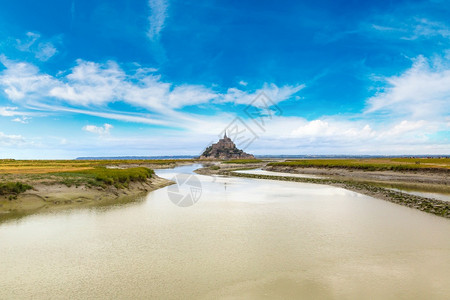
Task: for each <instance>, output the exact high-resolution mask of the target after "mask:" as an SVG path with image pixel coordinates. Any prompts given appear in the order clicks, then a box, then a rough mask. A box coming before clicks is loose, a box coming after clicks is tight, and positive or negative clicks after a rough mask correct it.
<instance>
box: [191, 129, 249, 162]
mask: <svg viewBox="0 0 450 300" xmlns="http://www.w3.org/2000/svg"><path fill="white" fill-rule="evenodd" d="M254 158H255V157H254V156H253V155H252V154H248V153H245V152H244V151H243V150H240V149H238V148H237V147H236V145H235V144H234V143H233V141H232V140H231V139H230V138H229V137H227V134H226V133H225V135H224V137H223V138H222V139H220V140H219V141H218V142H217V143H215V144H212V145H211V146H209V147H208V148H206V150H205V151H204V152H203V153H202V155H201V156H200V159H225V160H227V159H254Z"/></svg>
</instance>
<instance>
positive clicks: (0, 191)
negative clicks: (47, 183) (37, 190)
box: [0, 182, 33, 195]
mask: <svg viewBox="0 0 450 300" xmlns="http://www.w3.org/2000/svg"><path fill="white" fill-rule="evenodd" d="M32 188H33V187H32V186H30V185H28V184H24V183H21V182H5V183H0V195H18V194H20V193H23V192H25V191H27V190H30V189H32Z"/></svg>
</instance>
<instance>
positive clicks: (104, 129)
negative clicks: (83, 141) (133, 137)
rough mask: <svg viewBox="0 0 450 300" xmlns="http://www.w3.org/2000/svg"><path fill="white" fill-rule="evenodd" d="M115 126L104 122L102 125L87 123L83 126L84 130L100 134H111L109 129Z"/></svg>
mask: <svg viewBox="0 0 450 300" xmlns="http://www.w3.org/2000/svg"><path fill="white" fill-rule="evenodd" d="M112 128H113V126H112V125H111V124H107V123H106V124H104V125H103V126H101V127H98V126H94V125H86V126H84V127H83V130H84V131H87V132H91V133H95V134H98V135H107V134H109V131H110V130H111V129H112Z"/></svg>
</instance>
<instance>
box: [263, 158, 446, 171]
mask: <svg viewBox="0 0 450 300" xmlns="http://www.w3.org/2000/svg"><path fill="white" fill-rule="evenodd" d="M268 165H269V166H291V167H304V168H313V167H316V168H346V169H359V170H366V171H412V170H441V171H450V158H371V159H298V160H288V161H285V162H275V163H269V164H268Z"/></svg>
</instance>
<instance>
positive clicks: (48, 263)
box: [0, 166, 450, 299]
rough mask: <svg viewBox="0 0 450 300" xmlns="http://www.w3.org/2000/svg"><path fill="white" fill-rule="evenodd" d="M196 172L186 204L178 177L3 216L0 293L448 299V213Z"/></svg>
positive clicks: (309, 186)
mask: <svg viewBox="0 0 450 300" xmlns="http://www.w3.org/2000/svg"><path fill="white" fill-rule="evenodd" d="M197 167H198V166H188V167H181V168H177V169H174V170H159V171H157V173H158V175H160V176H162V177H166V178H169V179H170V178H172V177H173V176H175V175H176V174H177V173H179V172H184V173H190V172H191V171H192V170H193V169H195V168H197ZM195 178H197V179H199V180H200V183H201V189H198V186H195V184H194V188H193V189H192V191H193V192H194V198H195V200H197V196H200V198H199V200H198V202H197V203H196V204H194V205H193V206H190V207H180V206H177V205H175V204H174V203H173V202H172V201H171V200H173V201H174V202H177V203H179V201H178V200H179V198H177V197H176V196H177V193H178V194H179V195H181V196H183V195H185V194H184V193H186V192H189V191H190V189H186V188H185V187H186V185H187V183H185V184H182V186H180V189H179V190H178V191H177V189H174V187H172V188H171V189H170V190H171V192H170V193H168V188H164V189H160V190H157V191H154V192H152V193H150V194H149V195H148V196H147V197H146V198H145V199H142V200H141V201H138V202H134V203H130V204H126V205H118V206H112V207H108V208H105V207H103V208H97V209H85V210H73V211H66V212H58V213H55V214H40V215H34V216H29V217H26V218H22V219H19V220H15V221H8V222H5V223H2V224H0V266H1V267H0V299H26V298H27V299H29V298H33V299H50V298H55V299H68V298H71V299H73V298H90V299H92V298H109V299H133V298H146V299H148V298H153V299H192V298H195V299H217V298H226V299H261V298H263V299H264V298H265V299H299V298H310V299H329V298H344V299H363V298H372V299H398V298H402V299H439V298H441V299H445V297H448V295H450V285H449V284H448V283H449V282H450V238H449V237H450V221H449V220H448V219H444V218H440V217H436V216H434V215H430V214H426V213H423V212H420V211H417V210H413V209H410V208H406V207H402V206H399V205H395V204H392V203H390V202H386V201H382V200H377V199H373V198H370V197H367V196H363V195H360V194H357V193H354V192H350V191H346V190H343V189H339V188H335V187H329V186H323V185H313V184H305V183H294V182H277V181H272V180H258V179H245V178H225V177H210V176H200V175H195ZM192 179H193V178H190V179H189V180H188V181H187V182H188V183H191V182H194V181H193V180H192ZM179 182H180V184H181V183H183V180H179ZM169 195H170V197H169Z"/></svg>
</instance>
